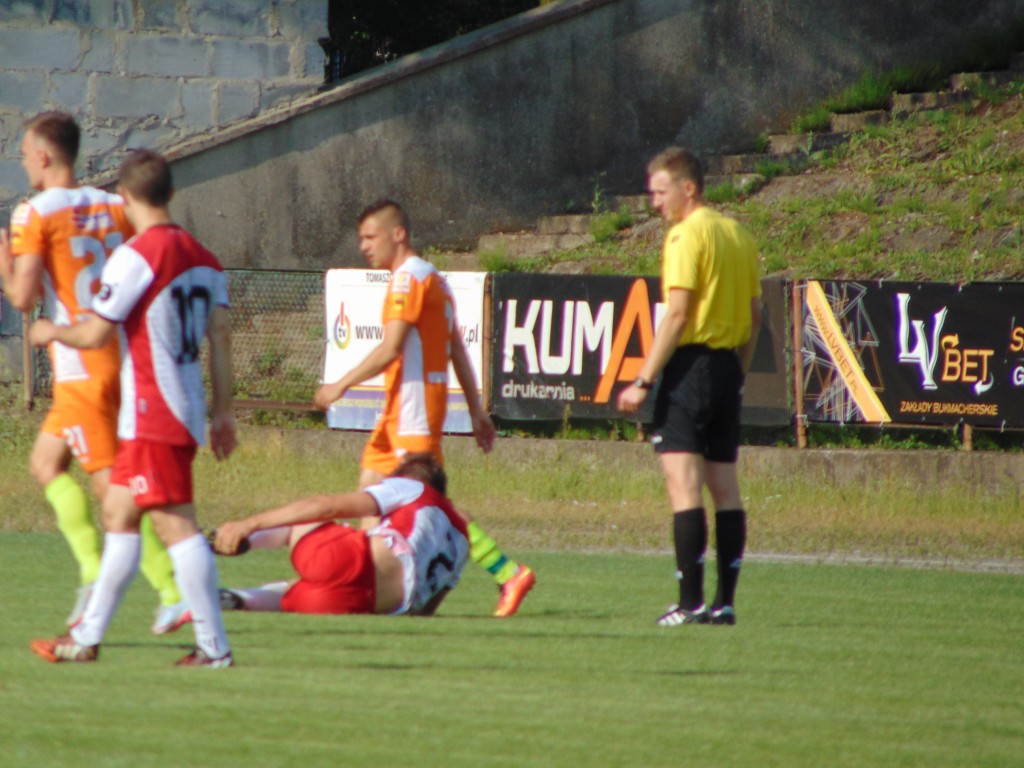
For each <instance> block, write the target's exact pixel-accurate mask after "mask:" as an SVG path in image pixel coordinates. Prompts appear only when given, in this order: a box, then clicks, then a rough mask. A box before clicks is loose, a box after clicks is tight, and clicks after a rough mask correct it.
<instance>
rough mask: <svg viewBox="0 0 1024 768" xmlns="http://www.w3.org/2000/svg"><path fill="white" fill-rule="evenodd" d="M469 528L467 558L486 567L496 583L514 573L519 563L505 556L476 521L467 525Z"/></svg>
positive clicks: (502, 582) (503, 580) (503, 581)
mask: <svg viewBox="0 0 1024 768" xmlns="http://www.w3.org/2000/svg"><path fill="white" fill-rule="evenodd" d="M467 528H468V530H469V558H470V560H472V561H473V562H474V563H477V564H478V565H480V566H482V567H484V568H486V569H487V570H488V571H489V572H490V574H491V575H492V576H493V577H494V580H495V581H496V582H498V584H504V583H505V582H506V581H508V580H509V579H511V578H512V577H513V576H515V574H516V569H517V568H519V563H517V562H516V561H515V560H512V559H511V558H509V557H507V556H506V555H505V553H504V552H502V551H501V550H500V549H499V548H498V545H497V543H495V541H494V539H492V538H491V537H490V536H488V535H487V534H486V533H484V530H483V528H481V527H480V526H479V525H477V524H476V521H474V522H472V523H470V524H469V526H467Z"/></svg>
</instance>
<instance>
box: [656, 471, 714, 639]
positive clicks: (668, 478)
mask: <svg viewBox="0 0 1024 768" xmlns="http://www.w3.org/2000/svg"><path fill="white" fill-rule="evenodd" d="M659 459H660V461H661V469H662V473H663V475H664V477H665V489H666V491H667V492H668V499H669V504H670V506H671V508H672V509H673V510H675V512H674V513H673V515H672V540H673V545H674V548H675V556H676V578H677V579H678V580H679V603H678V607H679V609H682V610H683V611H688V612H691V613H694V614H698V616H697V620H698V622H699V621H700V616H699V614H701V612H702V609H703V607H704V558H705V553H706V550H707V543H708V528H707V514H706V513H705V510H704V503H703V499H702V495H701V489H702V487H703V483H704V467H705V465H704V458H703V457H702V456H700V455H699V454H696V453H690V452H683V451H677V452H668V453H661V454H659Z"/></svg>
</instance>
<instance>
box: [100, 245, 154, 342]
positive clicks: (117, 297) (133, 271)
mask: <svg viewBox="0 0 1024 768" xmlns="http://www.w3.org/2000/svg"><path fill="white" fill-rule="evenodd" d="M152 282H153V270H152V268H151V267H150V266H149V262H147V261H146V260H145V259H144V258H143V257H142V255H141V254H139V253H138V251H136V250H134V249H133V248H131V247H130V246H128V245H121V246H119V247H118V248H116V249H115V250H114V252H113V253H112V254H111V255H110V259H109V260H108V261H107V263H106V264H105V265H104V267H103V275H102V277H101V285H100V290H99V292H98V293H97V294H96V296H95V297H94V298H93V301H92V308H93V311H94V312H95V313H96V314H97V315H99V316H100V317H103V318H105V319H107V320H110V321H112V322H115V323H123V322H124V321H125V319H126V318H127V317H128V315H129V314H130V313H131V311H132V309H133V308H134V307H135V305H136V304H137V303H138V301H139V299H140V298H141V297H142V295H143V294H144V293H145V292H146V289H147V288H149V286H150V285H151V284H152Z"/></svg>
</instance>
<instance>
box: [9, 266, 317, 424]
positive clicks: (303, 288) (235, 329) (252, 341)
mask: <svg viewBox="0 0 1024 768" xmlns="http://www.w3.org/2000/svg"><path fill="white" fill-rule="evenodd" d="M227 275H228V295H229V296H230V299H231V328H232V344H231V357H232V363H233V368H234V376H235V397H236V401H237V403H238V404H239V405H246V404H247V403H246V401H251V402H250V404H252V405H258V404H261V403H262V404H264V406H265V407H274V406H275V405H277V406H279V407H280V406H287V405H289V404H291V405H294V406H295V407H298V408H301V407H305V406H309V404H310V403H311V401H312V398H313V392H314V391H315V389H316V387H317V385H318V384H319V382H320V377H321V375H322V374H323V364H324V339H325V336H324V273H323V272H296V271H275V270H244V269H229V270H227ZM21 335H22V325H21V316H20V313H18V312H17V311H16V310H15V309H14V308H13V307H12V306H11V305H10V304H8V303H7V302H6V301H4V303H3V305H2V308H0V352H2V353H3V359H4V361H6V362H5V365H4V369H5V370H4V371H3V373H4V376H5V378H7V379H8V380H17V379H20V378H21V375H20V371H21V364H20V360H21V348H22V347H21V344H22V339H21ZM204 349H205V347H204ZM31 360H32V366H33V382H34V385H33V392H34V394H35V395H37V396H40V395H42V396H48V395H49V392H50V385H51V381H50V379H51V371H50V360H49V357H48V355H47V354H46V350H45V349H37V350H34V351H33V352H32V356H31ZM203 365H204V370H207V369H206V361H205V359H204V363H203ZM310 407H311V406H310Z"/></svg>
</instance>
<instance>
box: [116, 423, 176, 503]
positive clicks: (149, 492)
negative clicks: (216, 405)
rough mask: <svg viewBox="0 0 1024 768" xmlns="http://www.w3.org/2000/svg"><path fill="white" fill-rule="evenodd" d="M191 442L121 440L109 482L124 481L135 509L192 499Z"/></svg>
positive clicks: (119, 482)
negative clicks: (181, 443) (185, 443)
mask: <svg viewBox="0 0 1024 768" xmlns="http://www.w3.org/2000/svg"><path fill="white" fill-rule="evenodd" d="M195 457H196V446H194V445H168V444H167V443H156V442H152V441H150V440H124V441H122V443H121V445H120V446H119V447H118V449H117V459H116V460H115V461H114V471H113V472H112V473H111V475H110V482H111V483H112V484H113V485H125V486H127V487H128V488H129V490H131V492H132V496H134V497H135V506H137V507H138V508H139V509H152V508H153V507H172V506H176V505H178V504H191V503H192V462H193V461H194V460H195Z"/></svg>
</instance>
